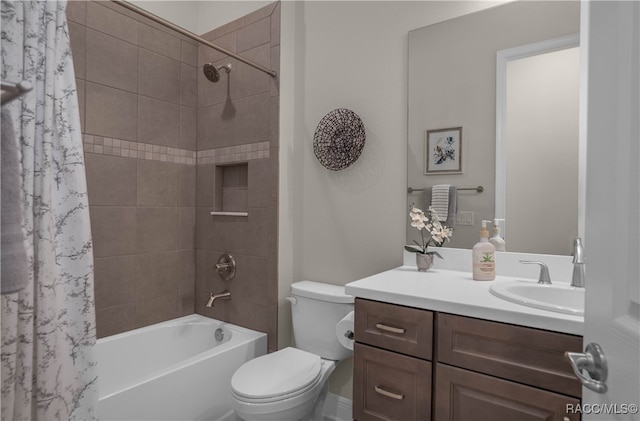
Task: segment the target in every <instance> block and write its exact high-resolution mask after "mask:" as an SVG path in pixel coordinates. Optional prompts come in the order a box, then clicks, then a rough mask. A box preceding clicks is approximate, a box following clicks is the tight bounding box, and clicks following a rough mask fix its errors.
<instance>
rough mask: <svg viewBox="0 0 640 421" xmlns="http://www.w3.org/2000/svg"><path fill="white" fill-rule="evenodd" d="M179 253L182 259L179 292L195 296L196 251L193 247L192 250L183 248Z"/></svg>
mask: <svg viewBox="0 0 640 421" xmlns="http://www.w3.org/2000/svg"><path fill="white" fill-rule="evenodd" d="M178 253H179V259H180V262H179V269H178V292H179V293H180V294H183V295H184V294H191V296H192V297H193V292H194V290H195V286H196V251H195V249H194V248H193V247H192V248H191V249H190V250H181V251H179V252H178ZM192 306H193V303H192ZM192 312H193V311H192Z"/></svg>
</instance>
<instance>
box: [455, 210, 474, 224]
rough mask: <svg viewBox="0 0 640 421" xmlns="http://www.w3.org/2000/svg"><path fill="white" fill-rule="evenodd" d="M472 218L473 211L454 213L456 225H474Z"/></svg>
mask: <svg viewBox="0 0 640 421" xmlns="http://www.w3.org/2000/svg"><path fill="white" fill-rule="evenodd" d="M474 219H475V216H474V213H473V211H459V212H458V213H457V214H456V224H457V225H474Z"/></svg>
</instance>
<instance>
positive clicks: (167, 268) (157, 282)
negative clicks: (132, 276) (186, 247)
mask: <svg viewBox="0 0 640 421" xmlns="http://www.w3.org/2000/svg"><path fill="white" fill-rule="evenodd" d="M179 264H180V255H179V253H178V252H177V251H171V252H165V253H146V254H139V255H137V256H136V269H137V278H138V280H137V283H136V289H135V295H134V296H135V299H136V302H140V301H142V300H146V299H150V298H156V297H161V296H164V295H171V294H173V295H177V294H178V291H179V290H178V268H179Z"/></svg>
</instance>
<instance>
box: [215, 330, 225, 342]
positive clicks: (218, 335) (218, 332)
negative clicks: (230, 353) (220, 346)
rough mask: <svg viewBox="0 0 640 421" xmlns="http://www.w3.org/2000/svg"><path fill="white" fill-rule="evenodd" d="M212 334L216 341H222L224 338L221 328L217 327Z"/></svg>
mask: <svg viewBox="0 0 640 421" xmlns="http://www.w3.org/2000/svg"><path fill="white" fill-rule="evenodd" d="M213 336H214V337H215V338H216V341H218V342H222V340H223V339H224V331H223V330H222V329H220V328H218V329H216V331H215V332H214V333H213Z"/></svg>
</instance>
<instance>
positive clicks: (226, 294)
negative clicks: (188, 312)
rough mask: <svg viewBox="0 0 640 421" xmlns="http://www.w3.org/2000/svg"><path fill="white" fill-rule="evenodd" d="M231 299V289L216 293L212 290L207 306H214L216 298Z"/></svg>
mask: <svg viewBox="0 0 640 421" xmlns="http://www.w3.org/2000/svg"><path fill="white" fill-rule="evenodd" d="M230 299H231V292H229V291H222V292H221V293H220V294H214V293H213V292H212V293H210V294H209V301H207V304H206V306H207V307H213V303H214V302H215V301H216V300H230Z"/></svg>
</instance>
